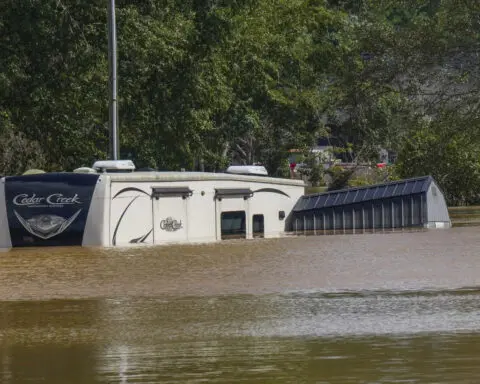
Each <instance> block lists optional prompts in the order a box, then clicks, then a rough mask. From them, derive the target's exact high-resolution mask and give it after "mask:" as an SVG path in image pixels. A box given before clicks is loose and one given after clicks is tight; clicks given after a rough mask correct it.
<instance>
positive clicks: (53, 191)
mask: <svg viewBox="0 0 480 384" xmlns="http://www.w3.org/2000/svg"><path fill="white" fill-rule="evenodd" d="M261 168H263V167H261ZM261 168H258V167H244V168H243V169H242V168H239V167H235V168H232V169H230V170H228V169H227V172H226V173H203V172H134V169H135V167H134V165H133V163H132V162H131V161H102V162H97V163H95V164H94V166H93V167H92V168H79V169H77V170H75V172H71V173H69V172H62V173H40V174H31V175H23V176H11V177H5V178H2V179H1V184H0V247H2V248H8V247H22V246H65V245H83V246H107V247H108V246H129V245H139V244H151V245H154V244H171V243H196V242H198V243H200V242H214V241H218V240H221V239H228V238H232V237H234V238H247V239H251V238H254V237H265V238H272V237H279V236H281V235H282V234H284V233H285V230H286V223H287V218H288V216H289V215H290V213H291V211H292V209H293V207H294V205H295V203H296V202H297V201H298V199H299V198H300V197H301V196H302V195H303V194H304V183H303V182H302V181H300V180H291V179H280V178H272V177H268V176H264V175H265V172H266V171H265V169H264V168H263V169H261Z"/></svg>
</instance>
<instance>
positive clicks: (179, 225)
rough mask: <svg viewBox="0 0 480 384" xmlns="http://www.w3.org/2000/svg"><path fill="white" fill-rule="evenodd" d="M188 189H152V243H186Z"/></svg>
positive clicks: (190, 193)
mask: <svg viewBox="0 0 480 384" xmlns="http://www.w3.org/2000/svg"><path fill="white" fill-rule="evenodd" d="M191 195H192V191H191V190H190V188H188V187H152V204H153V228H154V232H153V233H154V236H153V238H154V243H155V244H162V243H163V244H164V243H179V242H186V241H188V228H187V225H188V216H187V215H188V202H189V197H190V196H191Z"/></svg>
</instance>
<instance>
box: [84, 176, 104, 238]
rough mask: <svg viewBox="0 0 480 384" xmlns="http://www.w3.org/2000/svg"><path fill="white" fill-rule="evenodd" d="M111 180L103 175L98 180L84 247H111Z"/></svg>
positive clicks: (87, 222)
mask: <svg viewBox="0 0 480 384" xmlns="http://www.w3.org/2000/svg"><path fill="white" fill-rule="evenodd" d="M110 190H111V184H110V178H109V177H108V176H106V175H102V176H100V177H99V178H98V181H97V186H96V187H95V190H94V192H93V196H92V201H91V203H90V210H89V212H88V216H87V221H86V224H85V231H84V233H83V240H82V245H83V246H104V247H108V246H110V245H111V244H110V231H109V229H110V228H109V222H110V199H111V196H110Z"/></svg>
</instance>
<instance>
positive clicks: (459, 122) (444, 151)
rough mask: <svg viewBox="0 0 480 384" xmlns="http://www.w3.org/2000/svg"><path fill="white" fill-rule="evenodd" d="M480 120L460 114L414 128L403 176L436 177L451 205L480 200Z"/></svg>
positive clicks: (401, 158) (402, 160) (401, 157)
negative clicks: (468, 118)
mask: <svg viewBox="0 0 480 384" xmlns="http://www.w3.org/2000/svg"><path fill="white" fill-rule="evenodd" d="M479 133H480V119H478V118H477V119H476V120H464V119H463V118H462V117H461V116H459V114H458V112H457V111H452V112H451V113H446V114H443V115H442V116H440V117H439V118H438V119H435V120H432V121H425V120H422V121H420V122H419V123H418V124H417V125H416V126H415V127H412V134H411V137H410V138H409V139H408V140H406V141H405V142H404V144H403V148H402V151H401V152H400V155H399V159H398V164H397V169H398V172H399V174H400V176H402V177H410V176H420V175H428V174H430V175H432V176H433V177H434V178H435V180H436V181H437V182H438V184H439V186H440V188H442V190H443V192H444V194H445V197H446V199H447V202H448V203H449V204H451V205H465V204H474V203H478V202H479V201H480V193H479V186H480V147H479V145H478V143H479V141H478V140H479Z"/></svg>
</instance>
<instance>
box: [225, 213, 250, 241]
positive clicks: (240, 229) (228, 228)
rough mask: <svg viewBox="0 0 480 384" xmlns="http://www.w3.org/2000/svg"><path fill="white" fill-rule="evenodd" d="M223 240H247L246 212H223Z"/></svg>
mask: <svg viewBox="0 0 480 384" xmlns="http://www.w3.org/2000/svg"><path fill="white" fill-rule="evenodd" d="M221 225H222V228H221V230H222V240H225V239H238V238H242V239H244V238H246V234H247V231H246V225H245V211H232V212H222V224H221Z"/></svg>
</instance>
